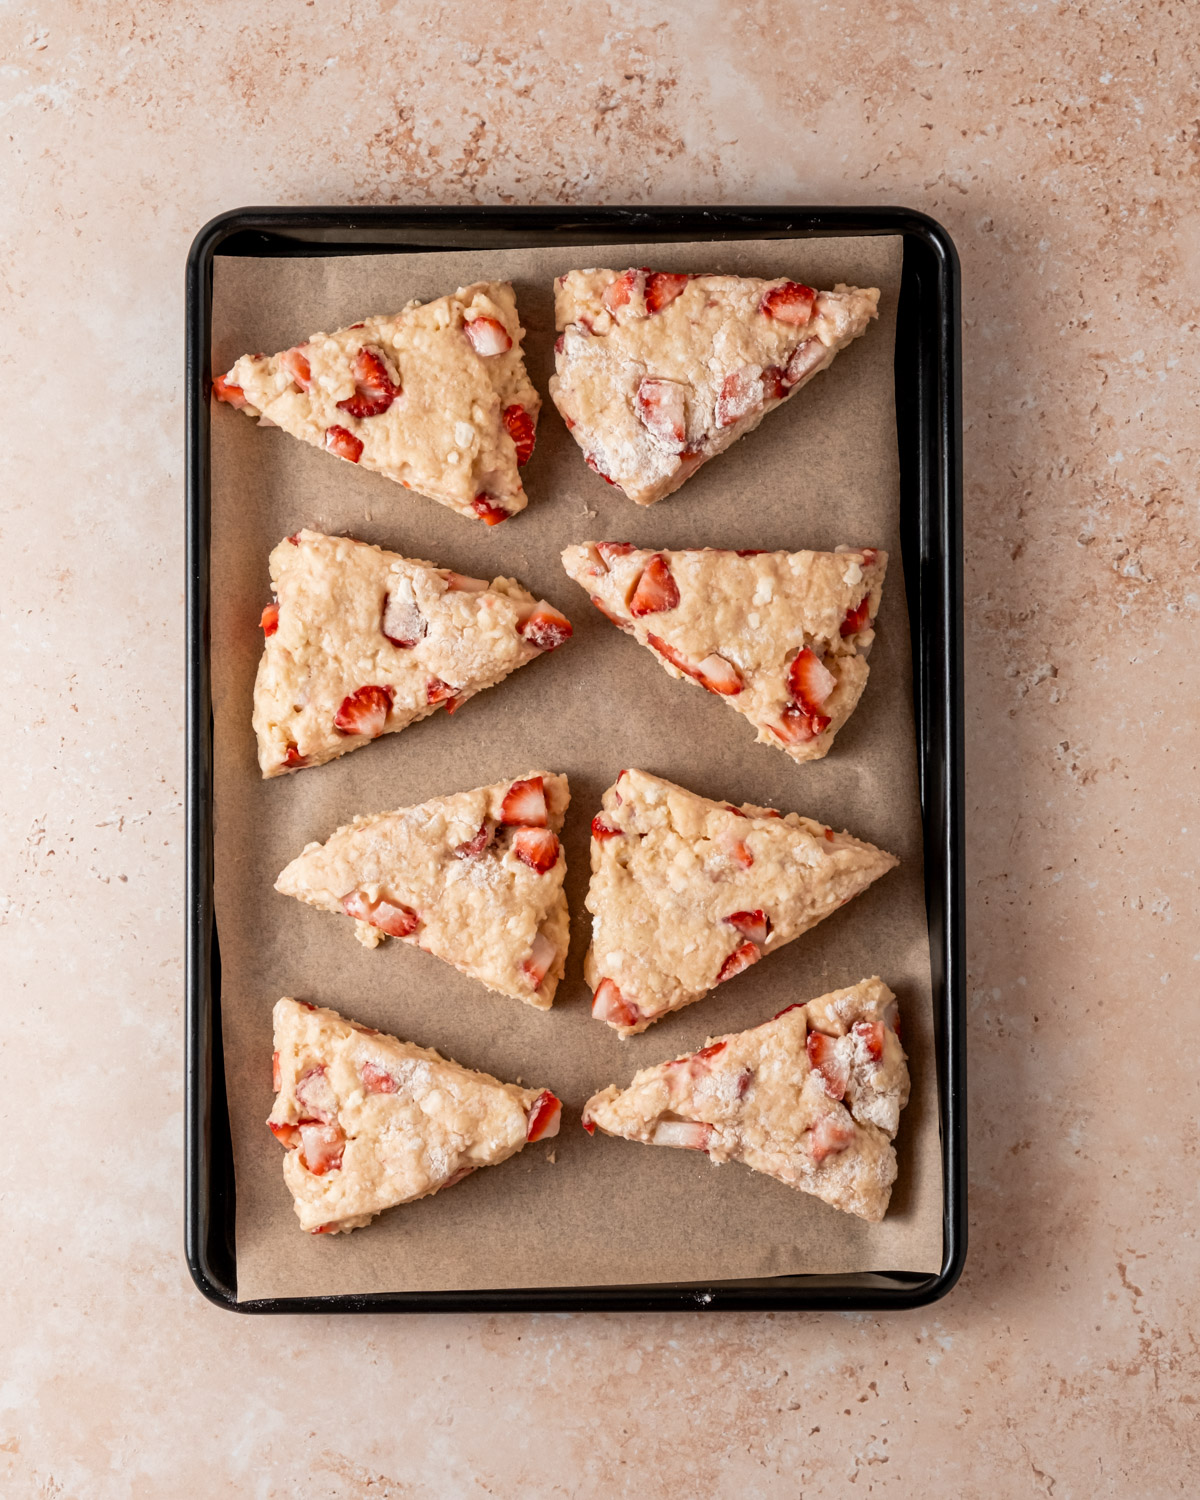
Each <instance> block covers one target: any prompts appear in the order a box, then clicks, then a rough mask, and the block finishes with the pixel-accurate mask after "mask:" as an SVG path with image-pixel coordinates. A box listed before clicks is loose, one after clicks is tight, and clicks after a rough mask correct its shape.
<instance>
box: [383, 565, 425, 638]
mask: <svg viewBox="0 0 1200 1500" xmlns="http://www.w3.org/2000/svg"><path fill="white" fill-rule="evenodd" d="M380 629H381V630H382V632H383V634H384V635H385V636H386V637H387V639H388V640H389V641H391V643H392V645H393V646H398V647H400V648H401V649H402V650H403V649H407V648H408V647H410V646H415V645H416V644H417V642H418V641H419V640H420V639H421V638H422V636H424V635H425V634H426V632H427V631H428V630H429V621H428V620H426V618H425V616H424V615H423V614H422V613H421V611H420V610H419V609H418V608H417V601H416V599H415V597H414V596H413V591H412V585H411V584H409V583H407V582H405V583H404V584H403V585H398V586H397V587H396V588H394V589H393V590H392V591H391V593H390V594H387V595H385V596H384V600H383V621H382V623H381V625H380Z"/></svg>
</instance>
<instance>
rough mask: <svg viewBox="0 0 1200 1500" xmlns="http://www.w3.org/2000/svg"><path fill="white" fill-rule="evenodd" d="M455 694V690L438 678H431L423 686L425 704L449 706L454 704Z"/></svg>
mask: <svg viewBox="0 0 1200 1500" xmlns="http://www.w3.org/2000/svg"><path fill="white" fill-rule="evenodd" d="M457 692H458V689H457V688H453V687H451V686H450V684H449V683H448V682H443V681H442V679H441V678H440V677H431V678H430V679H429V681H428V682H427V683H426V684H425V702H426V703H445V704H450V703H453V702H454V698H455V694H456V693H457Z"/></svg>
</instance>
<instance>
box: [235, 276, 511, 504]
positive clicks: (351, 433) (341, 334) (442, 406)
mask: <svg viewBox="0 0 1200 1500" xmlns="http://www.w3.org/2000/svg"><path fill="white" fill-rule="evenodd" d="M524 334H525V330H524V329H523V328H522V327H521V321H520V319H519V318H518V316H517V303H516V299H515V297H514V296H513V289H512V287H511V286H510V285H509V283H508V282H507V281H480V282H476V283H475V285H474V286H468V287H460V288H459V290H458V291H457V292H455V293H454V294H453V295H452V296H448V297H439V298H438V299H437V301H436V302H426V303H424V304H421V303H419V302H410V303H409V304H408V306H407V307H406V308H405V309H404V311H403V312H399V313H393V314H391V315H390V316H386V317H376V318H366V319H364V320H363V321H362V322H361V323H355V324H353V325H352V326H351V327H350V328H339V329H338V331H337V332H336V333H314V334H313V336H312V338H310V339H309V340H308V341H307V342H306V343H303V344H297V345H296V347H295V348H293V349H285V350H283V351H282V352H281V353H279V354H271V355H266V354H243V355H242V357H241V359H239V360H238V361H237V363H236V364H235V365H234V366H233V368H232V369H231V370H230V371H229V372H228V373H227V374H225V375H222V376H218V377H217V378H216V379H215V380H214V381H213V394H214V395H215V396H216V397H217V399H218V400H219V401H227V402H229V404H230V405H231V406H236V407H239V408H240V409H241V410H243V411H246V412H248V413H249V414H250V415H251V416H257V417H261V419H262V422H263V424H264V425H267V426H275V427H282V428H283V430H284V431H285V432H290V433H291V435H292V436H293V437H298V438H301V439H302V440H303V441H304V442H306V443H312V444H313V446H314V447H317V448H324V449H325V450H326V451H327V452H329V453H333V454H336V456H337V457H338V458H344V459H348V460H349V461H350V462H351V463H355V464H360V465H361V466H362V467H363V468H364V469H374V470H375V471H376V472H377V473H379V474H382V475H383V476H384V477H385V478H387V479H394V480H395V481H396V482H397V484H402V485H404V487H405V488H406V489H410V490H419V491H420V493H421V494H423V495H428V496H429V497H430V499H432V500H440V501H441V503H442V504H443V505H448V506H449V507H450V509H451V510H456V511H458V512H459V513H460V514H461V515H464V516H473V517H477V518H478V519H479V520H482V521H486V522H487V524H488V525H489V526H494V525H496V524H497V522H499V521H506V520H507V519H508V518H509V516H511V515H515V514H516V512H517V511H520V510H524V509H525V505H526V496H525V491H524V489H523V488H522V486H521V478H520V475H519V474H518V473H517V470H518V468H519V466H520V465H522V464H524V463H526V462H527V461H528V459H529V456H530V454H531V453H532V452H533V444H534V434H535V430H536V426H537V415H538V410H539V408H540V407H541V398H540V397H539V396H538V394H537V392H536V391H535V390H534V388H533V385H532V384H531V382H530V379H529V376H528V375H527V374H526V373H525V363H524V360H523V359H522V357H521V340H522V338H523V337H524Z"/></svg>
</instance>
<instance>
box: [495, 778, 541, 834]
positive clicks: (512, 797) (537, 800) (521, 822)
mask: <svg viewBox="0 0 1200 1500" xmlns="http://www.w3.org/2000/svg"><path fill="white" fill-rule="evenodd" d="M500 821H501V822H502V823H508V824H510V825H514V826H518V827H524V828H545V826H546V788H545V786H544V784H543V782H542V778H541V777H540V776H530V777H527V778H526V779H525V780H524V781H514V782H513V784H512V786H510V787H509V789H508V791H507V792H505V794H504V801H503V802H502V803H501V804H500Z"/></svg>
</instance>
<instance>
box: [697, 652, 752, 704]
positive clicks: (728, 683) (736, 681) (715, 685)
mask: <svg viewBox="0 0 1200 1500" xmlns="http://www.w3.org/2000/svg"><path fill="white" fill-rule="evenodd" d="M696 676H697V678H698V679H699V681H700V682H701V683H702V684H703V686H704V687H706V688H707V689H708V690H709V692H710V693H720V694H721V695H722V696H723V697H726V698H731V697H733V696H734V694H736V693H740V692H741V691H742V688H743V687H744V686H745V684H744V683H743V682H742V674H741V673H740V672H739V671H738V669H737V668H736V667H735V666H734V665H733V663H732V662H728V661H726V660H725V658H724V657H723V656H718V655H717V653H716V652H715V651H713V652H712V653H710V654H709V655H708V656H706V657H705V658H704V660H703V661H702V662H701V663H700V665H699V666H698V667H697V668H696Z"/></svg>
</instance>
